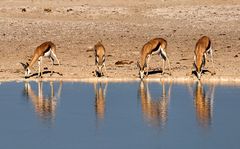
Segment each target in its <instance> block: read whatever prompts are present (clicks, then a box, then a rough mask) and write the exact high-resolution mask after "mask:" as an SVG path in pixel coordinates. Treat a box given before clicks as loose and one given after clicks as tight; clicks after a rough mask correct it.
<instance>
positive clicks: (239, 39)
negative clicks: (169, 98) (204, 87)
mask: <svg viewBox="0 0 240 149" xmlns="http://www.w3.org/2000/svg"><path fill="white" fill-rule="evenodd" d="M239 25H240V1H239V0H202V1H195V0H51V1H46V0H11V1H9V0H1V1H0V44H1V46H0V55H1V59H0V63H1V65H0V80H1V81H4V80H24V71H23V68H22V66H21V65H20V62H27V61H28V60H29V59H30V58H31V56H32V54H33V51H34V49H35V48H36V47H37V46H38V45H40V44H41V43H43V42H45V41H52V42H54V43H55V44H56V45H57V56H58V58H59V60H60V61H61V65H60V66H55V67H54V71H56V72H61V73H62V74H63V76H60V75H58V74H57V73H55V74H54V75H53V76H50V75H49V74H44V75H43V78H44V79H45V80H91V79H94V78H95V77H94V76H93V75H94V74H93V71H94V70H95V65H94V54H93V50H91V47H93V45H94V44H95V43H96V42H97V41H98V40H100V39H101V40H102V41H103V44H104V46H105V48H106V51H107V57H106V66H107V71H108V73H107V76H105V77H104V78H103V79H104V80H122V79H123V80H136V79H137V78H138V68H137V65H136V62H137V60H138V57H139V51H140V50H141V48H142V46H143V45H144V44H145V43H146V42H147V41H149V40H150V39H152V38H155V37H162V38H165V39H166V40H167V41H168V55H169V59H170V62H171V66H172V72H173V75H172V76H168V75H163V76H162V75H161V74H160V73H153V74H151V75H149V76H148V79H149V80H151V79H152V80H158V79H163V80H194V79H196V78H195V77H189V76H186V74H187V73H189V72H190V71H191V68H192V63H193V50H194V47H195V44H196V42H197V40H198V39H199V38H200V37H201V36H203V35H207V36H209V37H210V38H211V40H212V43H213V49H214V61H215V62H214V63H215V66H216V75H215V76H211V75H210V74H209V73H206V74H204V75H203V77H202V79H203V80H213V81H214V80H215V81H219V80H222V81H226V82H228V81H237V82H239V83H240V67H239V66H240V63H239V62H240V27H239ZM208 58H209V57H208ZM121 62H124V64H120V65H118V63H121ZM34 66H35V67H34V68H35V70H36V72H37V63H36V64H35V65H34ZM49 66H51V61H50V60H49V59H44V67H49ZM161 67H162V60H161V59H160V58H159V57H158V56H153V57H152V59H151V62H150V70H151V71H152V72H158V70H161ZM49 68H51V67H49ZM206 68H207V69H209V70H211V69H212V68H211V63H210V62H209V61H207V64H206ZM35 79H36V77H33V78H31V79H30V80H35Z"/></svg>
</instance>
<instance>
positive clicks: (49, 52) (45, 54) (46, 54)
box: [43, 49, 51, 57]
mask: <svg viewBox="0 0 240 149" xmlns="http://www.w3.org/2000/svg"><path fill="white" fill-rule="evenodd" d="M43 56H44V57H50V56H51V49H50V50H49V51H47V52H46V53H44V55H43Z"/></svg>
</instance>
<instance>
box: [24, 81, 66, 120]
mask: <svg viewBox="0 0 240 149" xmlns="http://www.w3.org/2000/svg"><path fill="white" fill-rule="evenodd" d="M37 85H38V91H37V94H36V93H35V91H34V90H33V88H32V87H31V85H30V83H29V82H26V83H25V88H24V92H25V95H26V96H27V98H28V99H29V100H31V102H32V104H33V106H34V109H35V111H36V113H37V114H38V116H39V117H40V118H41V119H42V120H46V121H49V122H52V120H54V118H55V113H56V107H57V101H58V98H60V95H61V90H62V82H60V85H59V88H58V93H57V96H55V94H54V85H53V82H50V90H51V94H50V96H47V95H46V94H44V93H43V82H42V81H39V82H37Z"/></svg>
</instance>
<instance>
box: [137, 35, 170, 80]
mask: <svg viewBox="0 0 240 149" xmlns="http://www.w3.org/2000/svg"><path fill="white" fill-rule="evenodd" d="M166 50H167V41H166V40H165V39H163V38H154V39H152V40H150V41H149V42H147V43H146V44H145V45H144V46H143V48H142V50H141V52H140V60H139V61H138V62H137V65H138V67H139V69H140V71H139V75H140V78H141V79H143V77H144V68H145V67H147V72H146V75H148V70H149V61H150V59H151V56H152V55H153V54H158V55H159V56H160V57H161V58H162V59H163V60H162V61H163V68H162V74H164V73H165V72H164V70H165V61H167V63H168V67H169V71H170V75H171V67H170V62H169V59H168V56H167V53H166Z"/></svg>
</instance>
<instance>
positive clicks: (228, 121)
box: [0, 82, 240, 149]
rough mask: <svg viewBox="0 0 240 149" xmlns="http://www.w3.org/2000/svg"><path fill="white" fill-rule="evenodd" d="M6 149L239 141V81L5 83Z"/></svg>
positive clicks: (2, 127) (233, 148) (0, 135)
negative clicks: (233, 84) (236, 84)
mask: <svg viewBox="0 0 240 149" xmlns="http://www.w3.org/2000/svg"><path fill="white" fill-rule="evenodd" d="M0 95H1V97H0V118H1V122H0V148H2V149H14V148H23V149H33V148H34V149H42V148H56V149H67V148H69V149H71V148H74V149H75V148H84V149H94V148H100V149H124V148H136V149H146V148H149V149H152V148H153V149H155V148H156V149H158V148H163V149H166V148H183V149H186V148H194V149H198V148H199V149H203V148H204V149H214V148H217V149H226V148H229V149H239V148H240V116H239V114H240V99H239V96H240V88H238V87H226V86H217V85H205V84H203V85H202V84H200V83H195V84H189V85H179V84H167V83H140V82H135V83H108V84H106V83H98V84H90V83H89V84H88V83H60V82H30V83H15V82H12V83H2V84H1V85H0Z"/></svg>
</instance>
